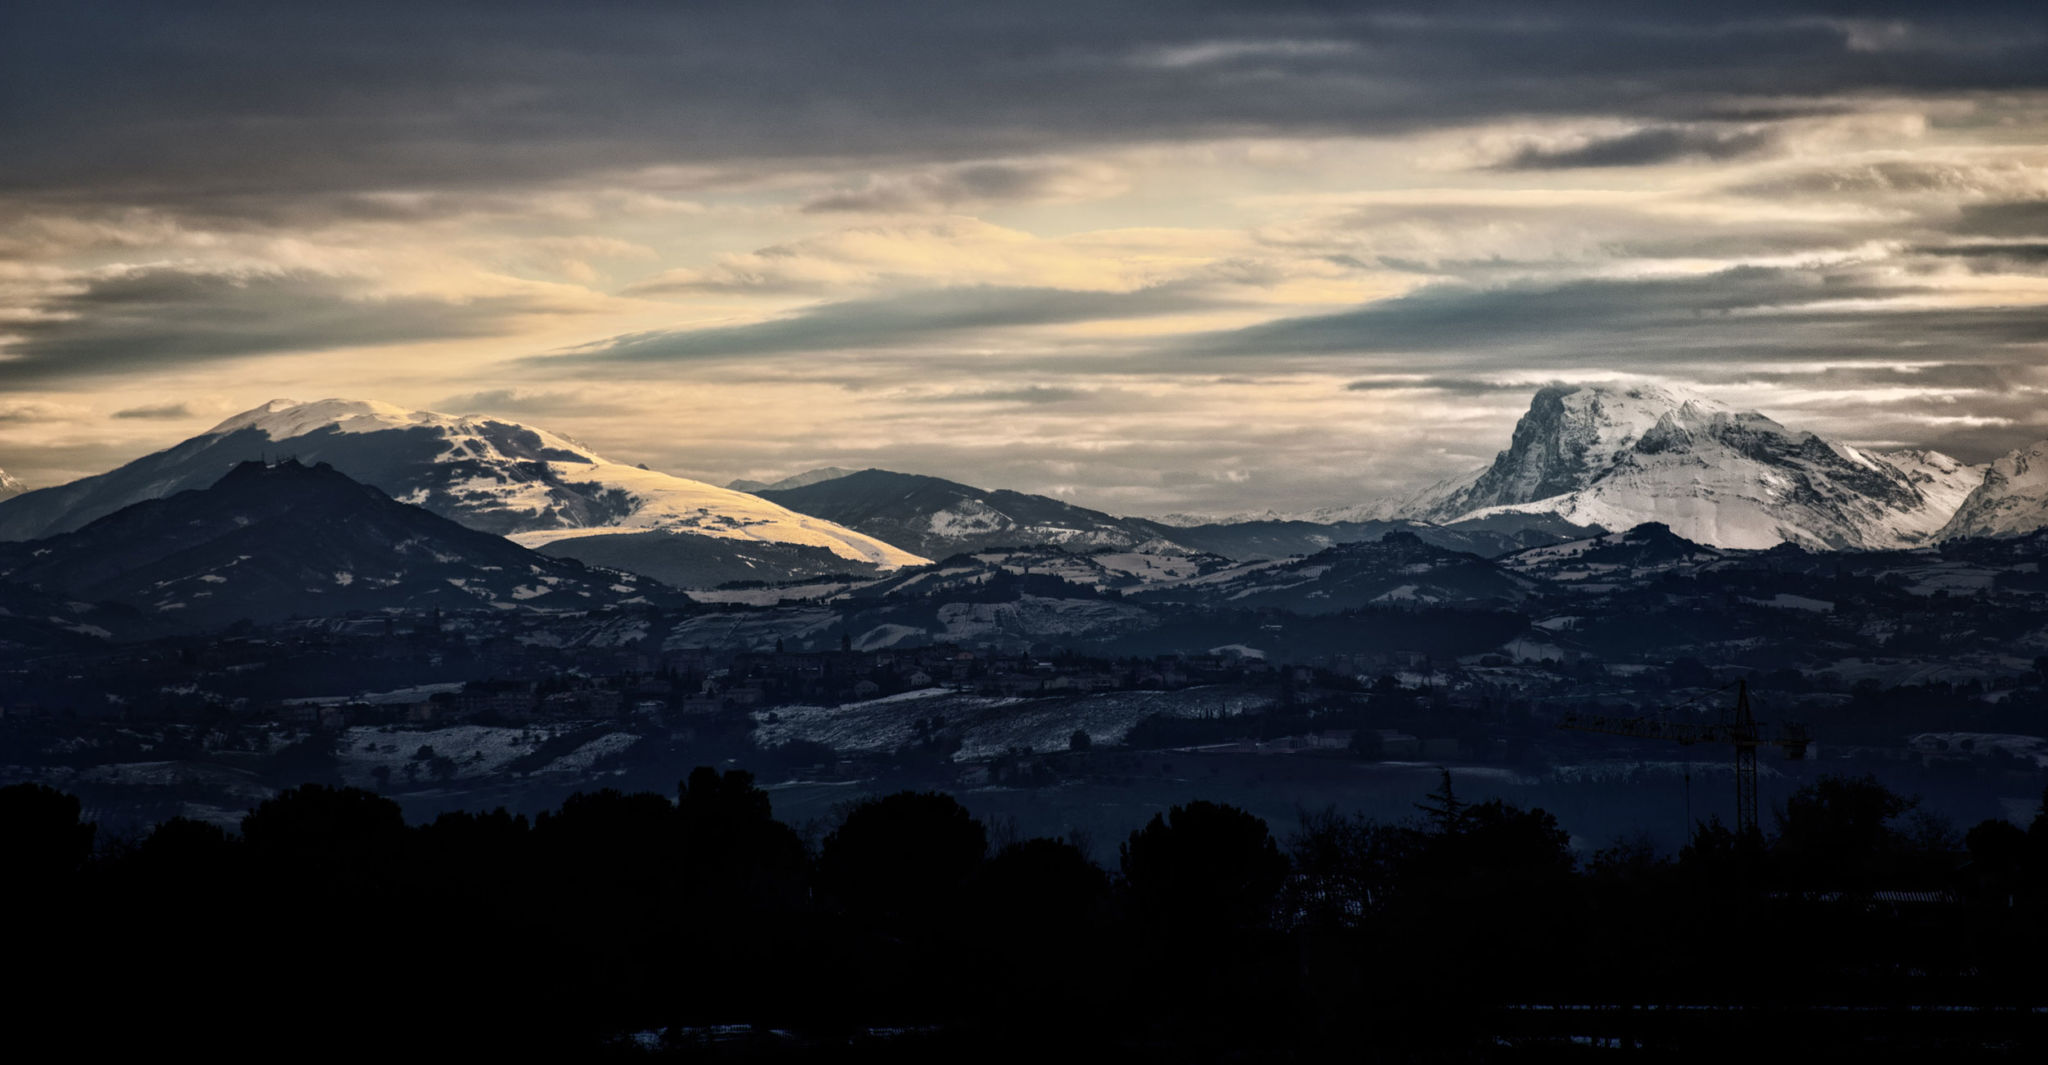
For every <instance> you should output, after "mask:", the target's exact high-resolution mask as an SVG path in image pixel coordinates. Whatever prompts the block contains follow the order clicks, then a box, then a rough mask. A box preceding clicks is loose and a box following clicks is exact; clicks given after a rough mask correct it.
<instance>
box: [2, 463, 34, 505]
mask: <svg viewBox="0 0 2048 1065" xmlns="http://www.w3.org/2000/svg"><path fill="white" fill-rule="evenodd" d="M26 491H28V486H27V485H25V484H23V483H21V482H20V481H18V480H15V479H14V478H13V477H12V476H10V475H9V474H8V472H7V471H6V470H0V499H5V498H7V497H8V496H18V495H20V494H22V493H23V492H26Z"/></svg>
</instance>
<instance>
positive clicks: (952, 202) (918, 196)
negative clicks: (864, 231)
mask: <svg viewBox="0 0 2048 1065" xmlns="http://www.w3.org/2000/svg"><path fill="white" fill-rule="evenodd" d="M1102 183H1103V175H1100V174H1097V173H1094V172H1092V171H1090V170H1089V169H1087V168H1083V167H1077V166H1075V165H1073V164H1069V163H1058V162H1045V163H1040V162H1021V163H970V164H966V165H962V166H957V167H948V168H945V169H943V170H940V171H938V172H935V173H929V174H919V175H914V176H911V177H907V178H899V179H895V180H888V181H872V182H870V183H869V184H868V185H867V186H866V187H863V188H859V189H851V190H847V191H844V192H835V193H831V194H829V195H825V196H820V197H818V198H817V199H815V200H812V201H810V202H809V203H806V204H804V205H803V207H802V210H803V212H804V213H805V214H830V213H835V212H881V211H941V210H949V209H952V208H956V207H961V206H968V205H977V204H987V203H1005V202H1018V201H1032V200H1044V199H1059V198H1065V197H1070V196H1075V195H1078V194H1084V193H1085V191H1086V190H1087V188H1088V186H1090V185H1097V186H1099V185H1100V184H1102Z"/></svg>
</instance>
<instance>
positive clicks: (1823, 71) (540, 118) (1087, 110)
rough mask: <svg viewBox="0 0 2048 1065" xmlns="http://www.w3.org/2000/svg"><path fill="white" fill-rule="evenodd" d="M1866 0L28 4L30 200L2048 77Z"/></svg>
mask: <svg viewBox="0 0 2048 1065" xmlns="http://www.w3.org/2000/svg"><path fill="white" fill-rule="evenodd" d="M1836 6H1837V5H1830V4H1823V3H1814V2H1809V3H1805V4H1792V5H1786V4H1768V5H1766V4H1750V3H1737V4H1734V5H1732V6H1731V5H1714V6H1712V7H1702V6H1700V5H1680V4H1667V5H1651V6H1648V7H1641V6H1638V7H1632V8H1630V9H1629V11H1628V13H1627V17H1617V16H1616V14H1615V9H1614V7H1613V5H1611V4H1609V3H1606V2H1604V0H1601V2H1595V0H1576V2H1573V0H1567V2H1564V3H1559V4H1554V5H1545V6H1544V9H1543V11H1542V12H1541V17H1535V16H1532V15H1531V13H1530V11H1529V10H1528V8H1527V7H1526V5H1522V4H1516V3H1510V2H1507V0H1480V2H1476V3H1469V4H1460V5H1457V6H1456V8H1455V9H1453V10H1445V9H1442V8H1441V7H1440V6H1437V5H1414V6H1408V5H1403V6H1399V7H1394V8H1376V9H1372V10H1366V11H1360V10H1357V9H1355V8H1353V7H1351V6H1348V5H1317V4H1289V3H1279V4H1275V3H1265V2H1259V3H1253V2H1239V3H1219V4H1212V5H1203V6H1200V7H1195V8H1189V9H1186V10H1179V11H1176V12H1175V13H1174V15H1173V17H1172V18H1170V19H1168V18H1160V17H1159V16H1158V14H1157V13H1156V12H1152V11H1148V10H1143V9H1116V10H1105V9H1103V8H1102V7H1101V6H1100V5H1097V4H1091V3H1083V2H1082V0H1045V2H1040V3H1034V4H1031V5H1028V6H1026V7H1022V8H1020V7H1017V6H1015V5H1002V4H991V3H962V4H949V5H944V6H942V7H938V8H934V7H933V6H931V5H926V4H917V3H876V4H869V5H863V6H862V10H861V12H860V16H859V18H857V19H855V18H850V17H846V15H845V12H844V11H843V9H841V8H840V7H839V6H837V5H831V4H826V3H803V2H799V3H793V4H787V5H775V6H773V7H763V6H761V5H701V4H693V5H647V4H639V3H629V2H617V3H594V4H593V5H590V6H589V8H588V9H587V10H586V11H585V12H584V17H581V18H578V19H573V20H572V19H563V18H562V17H560V13H559V11H558V10H556V9H554V8H553V7H552V6H551V5H546V4H539V3H524V2H512V3H505V4H494V5H488V6H478V5H440V4H431V5H420V4H403V5H401V4H396V3H388V2H379V0H365V3H364V4H363V5H359V7H358V8H357V9H356V10H355V11H354V12H353V13H352V15H351V17H348V18H334V17H330V16H329V15H328V14H326V13H324V12H322V11H318V10H314V9H312V8H309V7H306V6H302V5H283V6H279V7H277V8H276V9H275V10H273V11H270V12H268V13H267V14H266V17H265V18H263V19H249V18H248V17H247V14H246V10H245V9H244V7H243V6H242V5H240V4H235V3H228V2H219V3H205V2H194V3H181V4H177V5H142V4H133V3H122V2H118V0H97V2H95V0H81V2H77V3H67V4H47V5H36V6H35V9H34V10H30V11H21V12H10V15H9V21H8V24H7V30H8V32H6V33H4V34H0V42H4V43H0V49H4V51H0V70H4V71H6V72H7V80H6V82H5V83H4V90H5V92H6V96H7V99H8V101H9V107H8V109H7V112H6V115H5V117H4V118H0V137H4V139H5V141H6V143H7V144H8V145H9V146H10V149H11V151H10V154H9V160H8V164H9V180H8V187H9V189H10V190H13V191H15V192H17V193H20V194H23V195H31V196H35V197H41V198H50V199H53V200H56V199H72V200H76V199H78V198H79V197H81V196H82V197H86V198H93V199H123V200H127V201H129V202H137V203H168V204H179V205H183V206H188V207H192V208H194V209H201V208H204V207H207V206H209V205H219V204H223V203H228V202H232V201H233V200H234V199H235V198H236V197H255V198H269V199H271V200H272V201H273V202H274V201H275V200H276V199H277V198H279V197H292V196H337V195H349V194H356V193H362V192H368V191H375V190H405V191H407V192H409V193H413V194H416V195H431V194H433V193H434V192H436V191H439V190H446V189H451V188H470V189H474V188H490V187H508V186H515V187H531V186H537V185H546V184H549V183H553V182H559V181H562V180H564V179H568V178H573V177H591V176H596V175H606V174H618V173H621V172H627V171H632V170H636V169H642V168H649V167H659V166H682V165H695V166H707V165H719V164H739V163H758V162H761V161H772V160H812V161H815V160H840V161H842V162H846V161H860V162H856V163H855V165H861V162H881V163H891V164H928V163H934V162H937V163H948V162H957V161H962V160H970V159H977V158H1003V157H1011V156H1029V155H1035V154H1040V153H1044V152H1048V151H1050V152H1066V151H1072V150H1074V149H1076V148H1077V147H1079V146H1087V145H1102V144H1118V143H1132V142H1136V141H1151V142H1157V141H1162V140H1191V139H1203V138H1211V137H1216V136H1239V135H1245V134H1248V133H1249V134H1256V135H1261V136H1306V137H1317V136H1329V135H1359V134H1365V135H1373V134H1385V133H1399V132H1405V131H1415V130H1422V129H1431V128H1441V127H1444V126H1449V125H1459V124H1474V123H1482V122H1486V121H1489V120H1494V119H1499V118H1502V117H1505V116H1584V115H1607V116H1615V117H1620V118H1626V119H1628V120H1630V121H1633V122H1635V123H1637V124H1640V125H1646V126H1677V125H1683V124H1685V123H1689V122H1698V121H1702V120H1703V119H1705V118H1707V117H1709V116H1713V115H1725V114H1730V113H1742V112H1744V111H1748V112H1751V113H1754V112H1755V111H1756V110H1757V109H1758V108H1759V107H1764V106H1768V107H1774V108H1776V109H1778V110H1780V111H1783V110H1801V109H1812V108H1814V107H1816V106H1818V105H1820V104H1825V103H1827V102H1829V101H1840V100H1845V99H1849V100H1853V99H1858V98H1868V97H1873V96H1880V95H1893V96H1896V95H1910V94H1949V95H1960V94H1966V93H2000V92H2003V93H2024V92H2029V91H2034V90H2039V89H2041V88H2043V87H2044V85H2048V43H2044V40H2043V35H2042V33H2041V32H2040V29H2041V27H2040V21H2039V12H2038V9H2037V8H2036V7H2034V6H2032V5H2025V4H2015V3H2000V2H1987V3H1976V4H1969V5H1947V6H1945V7H1942V8H1939V9H1935V8H1930V7H1927V6H1926V5H1920V6H1918V7H1915V8H1913V9H1912V10H1911V11H1910V12H1909V14H1910V19H1909V20H1906V21H1903V22H1901V20H1897V19H1871V20H1861V21H1858V22H1856V23H1854V26H1862V27H1865V28H1864V29H1853V28H1849V29H1845V26H1849V25H1850V24H1848V23H1844V22H1842V21H1841V20H1839V19H1833V18H1831V17H1830V16H1832V15H1833V14H1834V13H1835V8H1836ZM1869 26H1883V27H1885V29H1884V30H1883V32H1882V33H1875V34H1874V33H1873V32H1871V31H1869V30H1868V27H1869ZM1900 26H1903V27H1904V28H1903V29H1900V28H1899V27H1900ZM1873 41H1880V42H1883V43H1884V47H1883V48H1872V47H1869V45H1870V43H1871V42H1873ZM225 57H232V61H226V59H225ZM109 71H118V72H119V76H118V77H110V76H108V73H107V72H109ZM1837 106H1839V105H1838V104H1837ZM1649 147H1651V148H1654V147H1655V145H1650V146H1649ZM1632 150H1635V151H1638V152H1640V151H1642V150H1644V147H1643V145H1641V144H1638V145H1637V146H1636V147H1635V148H1634V149H1632Z"/></svg>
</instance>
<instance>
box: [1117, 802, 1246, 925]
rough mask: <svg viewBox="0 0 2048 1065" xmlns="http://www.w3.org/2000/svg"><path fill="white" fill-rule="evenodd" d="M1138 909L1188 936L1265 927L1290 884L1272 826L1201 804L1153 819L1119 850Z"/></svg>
mask: <svg viewBox="0 0 2048 1065" xmlns="http://www.w3.org/2000/svg"><path fill="white" fill-rule="evenodd" d="M1119 859H1120V864H1121V865H1122V868H1123V874H1124V881H1125V883H1127V884H1128V885H1129V886H1130V891H1131V900H1132V903H1133V905H1134V906H1136V907H1137V909H1138V910H1139V911H1140V913H1141V914H1143V915H1144V916H1145V917H1147V918H1149V919H1150V920H1151V921H1153V922H1155V923H1157V924H1158V925H1160V926H1162V927H1165V928H1171V929H1177V930H1181V931H1184V932H1188V933H1195V932H1199V931H1200V930H1202V929H1212V928H1246V927H1252V926H1256V925H1261V924H1264V923H1265V922H1266V921H1267V919H1268V918H1269V917H1270V916H1271V914H1272V906H1273V898H1274V895H1275V894H1276V893H1277V892H1279V890H1280V885H1281V883H1282V882H1283V881H1285V880H1286V878H1287V859H1286V858H1284V857H1282V856H1281V854H1280V846H1279V844H1277V843H1275V842H1274V841H1273V835H1272V833H1271V832H1269V831H1267V829H1266V822H1265V821H1263V820H1261V819H1259V818H1258V817H1255V816H1253V815H1252V814H1250V813H1247V812H1246V811H1244V810H1240V809H1238V808H1237V807H1235V806H1224V805H1219V804H1217V803H1212V802H1206V801H1197V802H1191V803H1189V804H1187V805H1186V806H1175V807H1173V808H1172V809H1170V810H1168V811H1167V812H1166V814H1165V815H1164V816H1162V815H1159V814H1154V815H1152V820H1151V821H1150V822H1147V823H1146V825H1145V827H1143V828H1141V829H1139V830H1137V831H1135V832H1133V833H1131V838H1130V839H1129V840H1128V841H1127V842H1125V843H1124V844H1123V845H1122V846H1121V847H1120V848H1119Z"/></svg>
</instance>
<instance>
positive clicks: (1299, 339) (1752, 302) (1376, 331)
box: [1187, 267, 1916, 356]
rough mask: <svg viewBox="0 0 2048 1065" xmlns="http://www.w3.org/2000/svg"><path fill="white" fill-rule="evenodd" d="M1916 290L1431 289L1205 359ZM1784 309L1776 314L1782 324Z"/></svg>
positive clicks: (1678, 281)
mask: <svg viewBox="0 0 2048 1065" xmlns="http://www.w3.org/2000/svg"><path fill="white" fill-rule="evenodd" d="M1913 291H1916V290H1913V289H1908V288H1903V287H1899V286H1893V285H1886V284H1879V283H1875V282H1872V281H1869V280H1866V279H1864V278H1861V277H1859V276H1857V275H1855V274H1847V273H1845V274H1818V273H1813V272H1807V271H1796V270H1785V269H1774V268H1765V267H1738V268H1735V269H1731V270H1723V271H1719V272H1717V273H1712V274H1706V275H1701V276H1690V277H1677V278H1644V279H1631V280H1578V281H1569V282H1564V283H1561V284H1557V283H1553V284H1519V285H1504V286H1498V287H1487V288H1481V287H1472V286H1467V285H1459V284H1440V285H1431V286H1427V287H1425V288H1423V289H1421V290H1419V291H1417V292H1414V293H1412V294H1410V295H1406V296H1402V297H1399V298H1396V299H1388V300H1382V301H1379V302H1377V303H1372V304H1367V305H1366V306H1364V307H1361V308H1359V309H1357V310H1352V311H1345V312H1342V313H1338V314H1330V315H1317V316H1311V317H1304V318H1288V319H1282V320H1280V321H1277V322H1269V323H1266V324H1262V325H1255V326H1250V327H1248V328H1244V329H1238V330H1233V331H1230V332H1225V333H1219V334H1211V335H1210V336H1209V337H1207V338H1204V339H1198V340H1196V341H1193V342H1190V343H1189V344H1188V345H1187V350H1189V351H1191V352H1194V353H1197V354H1204V355H1246V356H1258V355H1322V354H1344V353H1353V352H1390V353H1391V352H1457V351H1473V352H1478V351H1483V350H1489V349H1491V350H1506V349H1527V348H1530V347H1537V348H1550V347H1553V346H1555V345H1557V344H1558V343H1559V342H1560V341H1562V340H1564V339H1566V338H1584V337H1587V336H1594V335H1601V334H1621V335H1624V336H1637V335H1641V333H1642V331H1649V330H1655V329H1658V328H1660V327H1661V328H1667V329H1668V328H1677V329H1685V330H1691V329H1699V328H1705V329H1707V330H1710V331H1714V332H1721V333H1734V332H1737V331H1741V330H1744V329H1745V328H1747V326H1746V320H1745V319H1743V318H1741V317H1738V316H1739V315H1742V314H1745V313H1753V312H1757V311H1760V310H1764V309H1769V308H1790V307H1796V306H1798V305H1801V304H1806V303H1810V302H1812V301H1816V300H1854V299H1883V298H1887V297H1894V296H1899V295H1904V294H1909V293H1911V292H1913ZM1788 313H1789V312H1782V311H1781V312H1778V313H1774V314H1773V315H1772V318H1771V320H1772V321H1773V322H1783V321H1785V320H1786V317H1787V316H1788Z"/></svg>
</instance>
